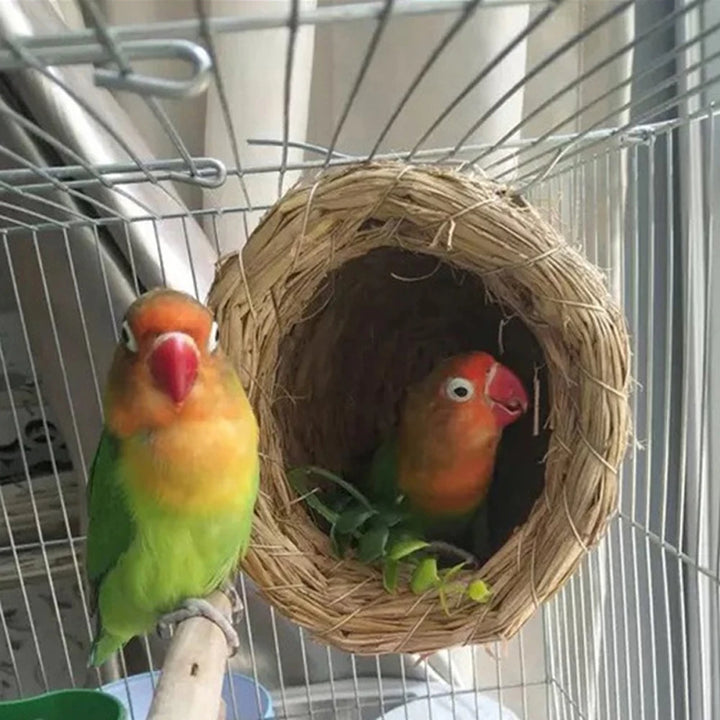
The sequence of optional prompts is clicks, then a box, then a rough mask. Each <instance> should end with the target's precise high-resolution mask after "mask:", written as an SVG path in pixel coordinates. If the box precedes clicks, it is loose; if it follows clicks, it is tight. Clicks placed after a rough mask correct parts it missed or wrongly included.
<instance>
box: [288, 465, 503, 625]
mask: <svg viewBox="0 0 720 720" xmlns="http://www.w3.org/2000/svg"><path fill="white" fill-rule="evenodd" d="M287 476H288V480H289V482H290V484H291V485H292V487H293V488H294V489H295V491H296V492H297V493H298V494H299V495H300V497H301V499H302V500H303V501H304V502H305V503H306V504H307V506H308V507H309V508H310V509H311V510H314V511H315V512H316V513H317V514H318V515H320V516H321V517H322V518H323V519H324V520H325V521H326V522H327V524H328V525H329V533H328V534H329V537H330V542H331V544H332V547H333V551H334V552H335V554H336V555H337V556H338V557H340V558H343V557H345V556H346V555H347V554H348V552H352V553H353V554H354V556H355V557H356V558H357V560H359V561H361V562H364V563H367V564H377V565H378V566H379V567H380V568H381V570H382V577H383V586H384V588H385V590H386V591H387V592H388V593H391V594H392V593H395V592H396V591H397V588H398V585H399V582H400V572H401V568H402V566H403V565H405V566H407V567H408V568H409V569H410V570H411V572H410V582H409V585H410V590H411V591H412V592H413V593H414V594H416V595H421V594H423V593H425V592H428V591H430V590H437V591H438V595H439V598H440V603H441V605H442V607H443V609H444V611H445V612H446V613H447V614H448V615H449V614H450V609H449V605H448V599H449V598H450V597H456V598H457V597H467V598H469V599H471V600H473V601H474V602H477V603H483V604H484V603H487V602H488V601H489V600H490V597H491V595H492V591H491V589H490V587H489V586H488V585H487V584H486V583H485V582H484V581H483V580H474V581H472V582H471V583H469V584H468V585H467V586H464V585H463V584H462V583H459V582H456V581H455V578H456V577H457V575H458V574H459V572H460V571H461V570H462V569H463V568H465V567H467V565H468V564H469V559H468V558H467V557H465V558H463V561H462V562H460V563H459V564H457V565H454V566H453V567H450V568H447V569H440V568H438V559H437V557H436V554H435V551H436V550H437V547H436V544H435V543H431V542H428V541H427V540H425V539H424V538H423V537H422V532H421V530H420V529H419V528H418V527H417V524H416V523H415V522H414V520H413V516H412V514H411V513H410V511H409V508H408V505H407V502H406V500H405V498H404V497H403V496H398V497H396V498H395V500H394V501H393V502H392V503H390V504H388V503H379V502H376V503H373V502H371V501H370V500H369V499H368V498H367V497H365V495H363V493H361V492H360V491H359V490H358V489H357V488H356V487H355V486H354V485H352V484H351V483H349V482H347V481H346V480H344V479H343V478H342V477H340V476H338V475H336V474H334V473H332V472H329V471H328V470H325V469H324V468H320V467H317V466H314V465H309V466H304V467H298V468H293V469H292V470H290V471H289V472H288V473H287ZM312 476H316V477H319V478H322V479H324V480H327V481H329V482H331V483H332V484H333V485H334V486H335V492H332V491H327V490H326V491H321V490H320V488H319V487H318V486H317V485H315V486H313V485H311V483H310V478H311V477H312ZM320 495H322V497H323V499H321V498H320ZM323 500H325V502H323ZM437 545H441V546H443V549H447V548H448V547H450V546H447V544H445V543H437Z"/></svg>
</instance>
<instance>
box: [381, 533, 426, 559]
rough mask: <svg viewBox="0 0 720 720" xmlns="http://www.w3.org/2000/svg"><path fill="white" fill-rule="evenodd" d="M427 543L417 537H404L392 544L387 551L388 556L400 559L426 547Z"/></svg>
mask: <svg viewBox="0 0 720 720" xmlns="http://www.w3.org/2000/svg"><path fill="white" fill-rule="evenodd" d="M428 544H429V543H426V542H425V541H424V540H419V539H418V538H405V539H403V540H399V541H398V542H396V543H394V544H393V546H392V547H391V548H390V549H389V551H388V557H389V558H390V559H391V560H402V558H404V557H407V556H408V555H411V554H412V553H414V552H417V551H418V550H422V549H423V548H424V547H427V546H428Z"/></svg>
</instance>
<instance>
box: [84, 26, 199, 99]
mask: <svg viewBox="0 0 720 720" xmlns="http://www.w3.org/2000/svg"><path fill="white" fill-rule="evenodd" d="M121 48H122V51H123V54H124V55H125V56H126V57H127V58H128V59H129V60H157V59H169V58H173V59H176V60H182V61H184V62H188V63H190V64H191V65H192V67H193V74H192V77H190V78H188V79H187V80H169V79H168V78H160V77H154V76H152V75H143V74H141V73H136V72H129V73H128V72H123V71H122V70H110V69H99V70H96V71H95V83H96V84H97V85H99V86H100V87H105V88H108V89H110V90H126V91H128V92H133V93H136V94H138V95H154V96H158V97H167V98H184V97H194V96H195V95H199V94H200V93H202V92H204V91H205V90H206V89H207V87H208V85H209V84H210V78H211V70H212V60H211V59H210V55H209V54H208V52H207V51H206V50H205V48H203V47H202V46H200V45H198V44H197V43H194V42H190V41H189V40H128V41H126V42H123V43H122V44H121Z"/></svg>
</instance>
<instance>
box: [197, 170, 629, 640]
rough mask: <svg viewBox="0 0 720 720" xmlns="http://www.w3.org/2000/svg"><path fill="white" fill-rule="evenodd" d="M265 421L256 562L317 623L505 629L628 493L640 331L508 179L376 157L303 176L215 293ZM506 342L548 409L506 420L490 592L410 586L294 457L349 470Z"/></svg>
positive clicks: (435, 630) (376, 631) (539, 404)
mask: <svg viewBox="0 0 720 720" xmlns="http://www.w3.org/2000/svg"><path fill="white" fill-rule="evenodd" d="M210 304H211V306H212V307H213V309H214V310H215V312H216V313H217V317H218V321H219V323H220V326H221V341H222V344H223V346H224V348H225V349H226V351H227V352H228V354H229V355H230V356H231V358H232V359H233V361H234V363H235V365H236V367H237V368H238V370H239V371H240V373H241V375H242V378H243V381H244V382H245V384H246V387H248V388H249V392H250V397H251V401H252V402H253V405H254V407H255V409H256V412H257V415H258V419H259V423H260V428H261V452H262V469H261V478H262V480H261V493H260V497H259V500H258V504H257V509H256V517H255V525H254V531H253V544H252V547H251V549H250V551H249V553H248V555H247V558H246V561H245V563H244V569H245V570H246V572H247V573H248V574H249V575H250V576H251V577H252V579H253V580H254V581H255V582H256V583H257V584H258V586H259V587H260V589H261V591H262V592H263V593H264V595H265V596H266V598H267V599H268V600H269V601H270V602H271V603H272V604H273V605H275V606H276V607H277V608H278V609H279V610H280V611H281V612H283V613H284V614H285V615H287V616H289V617H290V618H291V619H293V620H294V621H296V622H297V623H299V624H301V625H303V626H305V627H306V628H308V629H310V631H311V632H312V633H313V634H314V635H315V636H316V638H317V639H319V640H320V641H323V642H326V643H329V644H332V645H335V646H337V647H340V648H343V649H345V650H348V651H353V652H357V653H360V654H369V653H386V652H430V651H434V650H438V649H441V648H446V647H450V646H454V645H460V644H466V643H482V642H487V641H491V640H499V639H507V638H509V637H511V636H512V635H514V634H515V633H516V632H517V631H518V630H519V629H520V627H521V626H522V625H523V624H524V622H525V621H526V620H527V619H528V618H529V617H530V616H531V615H532V613H533V611H534V610H535V608H536V607H537V606H538V604H539V603H541V602H542V601H543V600H545V599H546V598H548V597H549V596H550V595H552V594H553V593H554V592H555V591H557V590H558V589H559V587H560V586H561V585H562V583H563V582H564V581H565V580H566V579H567V578H568V576H569V575H570V574H571V573H572V572H573V570H574V569H575V568H576V566H577V565H578V562H579V561H580V559H581V558H582V556H583V554H584V553H585V552H586V551H587V549H588V548H589V547H590V546H592V545H593V544H594V543H596V542H597V541H598V540H599V538H600V537H601V535H602V533H603V531H604V529H605V527H606V525H607V522H608V519H609V517H610V515H611V514H612V512H613V511H614V508H615V503H616V497H617V480H618V467H619V464H620V462H621V459H622V456H623V454H624V450H625V447H626V442H627V436H628V432H629V409H628V402H627V391H628V382H629V374H628V366H629V360H628V357H629V348H628V338H627V334H626V330H625V323H624V319H623V317H622V315H621V313H620V311H619V309H618V307H617V306H616V304H615V303H614V301H613V300H612V298H611V297H610V296H609V294H608V291H607V289H606V287H605V285H604V282H603V278H602V277H601V275H600V273H599V272H598V271H597V270H596V268H595V267H593V266H592V265H590V264H589V263H588V262H587V261H586V260H584V259H583V258H582V257H581V256H580V255H579V254H578V253H577V252H576V251H575V250H574V249H572V248H571V247H570V246H569V245H568V244H566V243H565V241H564V240H563V239H562V238H561V237H560V235H559V234H558V233H557V232H556V231H555V230H554V229H553V228H552V227H551V226H550V225H549V224H548V223H547V222H546V221H545V220H544V219H543V218H542V217H541V216H540V215H539V214H538V212H536V211H535V210H533V209H532V208H531V207H529V206H528V205H527V203H526V202H525V201H524V200H522V198H520V197H519V196H517V195H515V194H513V193H512V191H510V189H509V188H506V187H504V186H499V185H497V184H495V183H492V182H488V181H485V180H478V179H472V178H469V177H467V176H464V175H460V174H456V173H453V172H449V171H447V170H442V169H439V168H432V167H409V166H405V165H401V164H398V163H388V164H364V165H358V166H354V167H350V168H344V169H341V170H333V171H329V172H324V173H322V174H320V175H319V176H318V177H315V178H313V179H311V180H308V181H306V182H303V183H301V184H299V185H298V186H297V187H295V188H293V189H292V190H291V191H290V192H288V193H287V194H286V195H285V196H284V198H282V200H280V201H279V202H278V203H277V205H275V206H274V207H273V208H272V209H271V210H270V211H269V212H268V213H267V215H266V216H265V218H264V219H263V221H262V223H261V224H260V225H259V226H258V228H257V229H256V230H255V232H254V233H253V235H252V237H251V238H250V240H249V242H248V243H247V245H246V246H245V248H244V249H243V251H242V254H241V255H237V254H236V255H232V256H229V257H227V258H225V259H224V260H223V261H222V262H221V264H220V267H219V269H218V275H217V278H216V281H215V284H214V286H213V289H212V291H211V293H210ZM472 349H484V350H488V351H490V352H492V353H493V354H495V355H496V357H498V358H499V359H501V360H502V362H503V363H504V364H506V365H508V366H509V367H511V368H512V369H513V370H515V371H516V373H517V374H518V375H519V376H520V377H521V379H522V380H523V381H524V382H525V384H526V387H527V388H528V389H529V390H530V395H531V397H532V398H533V399H534V407H533V409H532V410H531V411H530V412H528V413H527V415H526V416H525V417H524V418H523V419H522V420H521V421H519V422H517V423H515V424H514V425H512V426H510V427H508V428H507V429H506V431H505V433H504V435H503V440H502V443H501V446H500V450H499V455H498V460H497V467H496V475H495V479H494V482H493V485H492V490H491V493H490V497H489V503H490V508H491V512H490V517H491V519H492V524H491V534H492V543H493V546H494V554H493V555H492V556H491V557H490V559H489V560H488V561H487V562H486V563H485V564H484V565H483V567H482V568H481V569H480V570H478V571H463V572H464V573H465V576H464V578H460V579H464V580H467V581H468V582H469V581H470V580H472V579H474V578H482V579H484V580H485V581H486V582H488V583H489V584H490V586H491V587H492V590H493V596H492V600H491V602H490V603H488V604H484V605H480V604H477V603H473V602H472V601H470V600H462V601H460V602H459V604H455V605H453V606H452V608H451V612H450V615H448V614H446V612H445V611H444V610H443V609H442V607H441V605H440V603H439V602H438V597H437V594H436V592H434V591H429V592H427V593H425V594H424V595H420V596H416V595H413V594H412V593H411V592H410V590H409V589H406V588H407V585H401V588H400V589H399V591H398V593H397V594H396V595H388V594H387V593H386V592H385V591H384V590H383V587H382V582H381V576H380V572H379V571H378V570H376V569H373V568H372V567H368V566H366V565H363V564H361V563H359V562H357V561H355V560H353V559H346V560H342V561H340V560H338V559H337V558H336V557H335V556H334V555H333V553H332V552H331V547H330V543H329V540H328V538H327V536H326V535H325V533H324V532H323V531H322V530H321V529H320V528H319V527H318V526H317V525H316V524H315V523H314V522H313V520H312V519H311V517H310V515H309V514H308V512H307V511H306V508H305V505H304V503H303V502H302V500H301V499H299V498H298V497H297V496H296V494H295V493H294V491H293V490H292V489H291V488H290V486H289V484H288V482H287V478H286V475H285V470H286V469H288V468H290V467H293V466H297V465H302V464H308V463H313V464H316V465H320V466H322V467H325V468H328V469H331V470H333V471H336V472H340V471H342V470H343V468H344V467H346V465H347V463H348V462H350V461H351V460H352V459H353V458H355V457H357V456H359V455H361V454H363V453H366V452H367V451H369V450H371V449H372V448H373V447H374V446H376V445H377V443H378V442H379V440H380V438H381V437H382V436H383V434H384V433H385V432H387V430H388V429H389V428H391V427H392V426H393V424H394V423H395V422H396V420H397V412H398V402H399V400H400V399H401V398H402V397H403V392H404V390H405V389H406V387H407V386H408V384H410V383H411V382H413V381H415V380H417V379H419V378H421V377H422V376H424V375H425V374H426V373H427V372H428V371H429V370H430V368H431V367H432V366H433V365H434V364H435V363H436V362H437V361H438V360H439V359H441V358H443V357H446V356H448V355H451V354H454V353H457V352H463V351H467V350H472Z"/></svg>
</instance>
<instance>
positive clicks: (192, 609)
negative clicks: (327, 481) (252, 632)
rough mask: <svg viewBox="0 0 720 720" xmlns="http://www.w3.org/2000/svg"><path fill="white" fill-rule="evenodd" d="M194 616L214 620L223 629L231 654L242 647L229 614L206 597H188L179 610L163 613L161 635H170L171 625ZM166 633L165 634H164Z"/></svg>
mask: <svg viewBox="0 0 720 720" xmlns="http://www.w3.org/2000/svg"><path fill="white" fill-rule="evenodd" d="M192 617H204V618H206V619H207V620H210V621H211V622H214V623H215V624H216V625H217V626H218V627H219V628H220V630H222V631H223V634H224V635H225V639H226V640H227V643H228V645H229V646H230V650H231V652H230V655H231V656H232V655H234V654H235V653H236V652H237V649H238V648H239V647H240V639H239V638H238V634H237V632H236V631H235V628H234V627H233V626H232V623H231V622H230V620H229V619H228V618H227V616H226V615H225V614H224V613H223V612H222V611H220V610H218V609H217V608H216V607H215V606H214V605H212V604H211V603H209V602H208V601H207V600H205V599H204V598H188V599H187V600H184V601H183V603H182V604H181V605H180V607H179V608H178V609H177V610H173V611H172V612H169V613H167V614H165V615H163V616H162V617H161V618H160V619H159V620H158V623H157V626H158V634H159V635H160V637H168V635H169V628H170V626H171V625H176V624H178V623H181V622H183V621H184V620H188V619H189V618H192ZM164 633H165V634H164Z"/></svg>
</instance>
